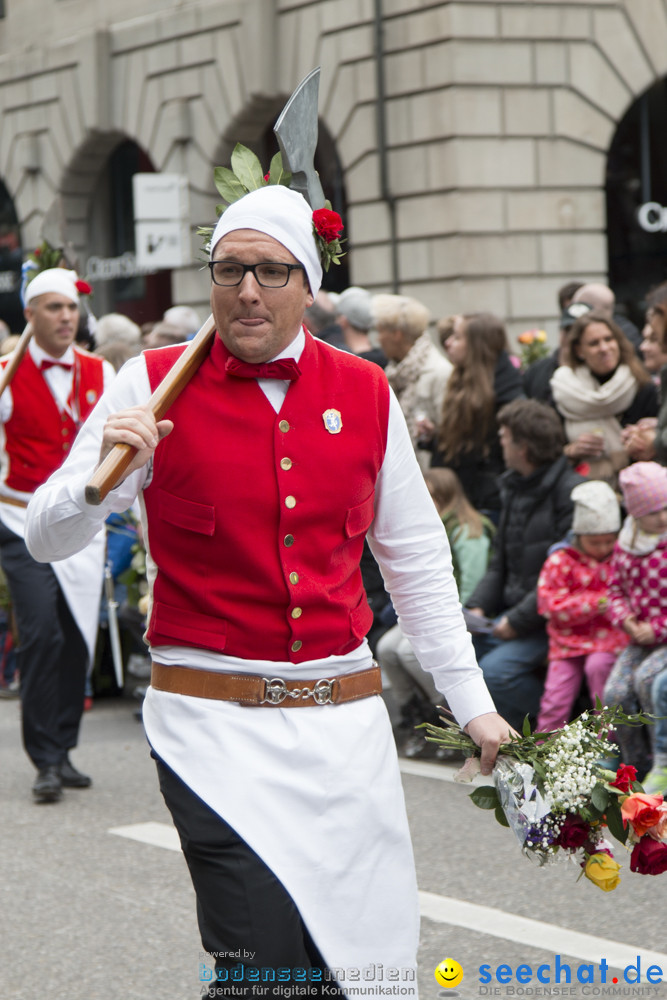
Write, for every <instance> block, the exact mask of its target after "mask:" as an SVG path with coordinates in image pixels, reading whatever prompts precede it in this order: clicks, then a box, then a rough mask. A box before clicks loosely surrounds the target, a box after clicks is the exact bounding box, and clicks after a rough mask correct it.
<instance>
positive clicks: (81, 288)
mask: <svg viewBox="0 0 667 1000" xmlns="http://www.w3.org/2000/svg"><path fill="white" fill-rule="evenodd" d="M74 287H75V288H76V290H77V292H79V293H80V294H81V295H90V294H91V292H92V290H93V289H92V288H91V286H90V285H89V284H88V282H87V281H82V280H81V278H79V279H78V281H75V282H74Z"/></svg>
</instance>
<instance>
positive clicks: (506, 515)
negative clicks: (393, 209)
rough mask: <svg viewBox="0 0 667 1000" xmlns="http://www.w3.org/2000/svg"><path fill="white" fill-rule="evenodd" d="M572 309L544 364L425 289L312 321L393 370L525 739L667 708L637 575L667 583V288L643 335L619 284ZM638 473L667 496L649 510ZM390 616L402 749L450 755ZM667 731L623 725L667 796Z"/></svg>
mask: <svg viewBox="0 0 667 1000" xmlns="http://www.w3.org/2000/svg"><path fill="white" fill-rule="evenodd" d="M350 303H352V304H353V308H352V309H351V306H350ZM362 303H363V305H364V308H363V309H362V308H361V304H362ZM558 310H559V317H560V319H559V336H558V343H557V345H556V346H555V348H554V349H553V350H551V352H550V353H547V354H546V356H544V357H542V358H540V359H538V360H536V361H534V362H533V363H532V364H530V365H528V366H526V365H524V366H522V365H521V362H520V359H519V358H518V357H516V356H515V355H514V354H513V353H512V349H511V346H510V344H509V341H508V337H507V332H506V328H505V325H504V323H503V320H502V318H501V317H499V316H495V315H493V314H491V313H488V312H477V313H470V314H464V315H455V316H447V317H443V318H441V319H440V320H439V321H438V320H437V319H436V318H434V317H432V316H431V315H430V313H429V311H428V310H427V309H426V307H425V306H424V305H423V304H421V303H420V302H418V301H417V300H416V299H414V298H410V297H408V296H401V295H386V294H380V295H375V296H371V295H370V293H367V292H366V293H365V292H364V290H363V289H359V288H355V289H351V290H349V292H347V293H345V292H344V293H342V295H340V296H335V295H327V293H321V294H320V296H319V298H318V301H317V302H316V303H315V304H314V305H313V307H312V308H311V310H310V311H309V314H308V315H307V317H306V320H307V323H308V324H309V327H310V329H311V332H312V333H313V334H314V335H315V336H321V337H323V338H324V339H326V340H328V341H329V342H330V343H333V344H335V345H336V346H337V347H339V348H340V349H341V350H348V351H354V352H355V353H358V354H362V353H363V356H366V357H369V358H370V359H371V360H373V361H375V362H376V363H378V364H381V365H382V366H383V367H384V368H385V371H386V374H387V377H388V379H389V382H390V385H391V386H392V388H393V390H394V392H395V393H396V396H397V398H398V400H399V403H400V405H401V408H402V409H403V412H404V415H405V417H406V422H407V425H408V429H409V431H410V436H411V439H412V442H413V445H414V448H415V453H416V455H417V458H418V460H419V462H420V465H421V467H422V470H423V473H424V477H425V479H426V482H427V485H428V488H429V490H430V492H431V495H432V497H433V500H434V503H435V505H436V507H437V509H438V511H439V513H440V516H441V517H442V519H443V523H444V525H445V528H446V529H447V531H448V534H449V538H450V546H451V550H452V559H453V565H454V572H455V576H456V579H457V583H458V585H459V595H460V599H461V602H462V604H463V605H464V609H465V613H466V620H467V622H468V627H469V629H470V631H471V633H472V640H473V643H474V646H475V649H476V653H477V658H478V662H479V663H480V666H481V667H482V670H483V672H484V676H485V679H486V683H487V685H488V687H489V689H490V691H491V694H492V695H493V698H494V701H495V703H496V706H497V708H498V711H499V712H500V713H501V714H502V715H504V716H505V717H506V718H507V719H508V720H509V721H510V723H511V724H512V725H513V726H514V727H515V728H517V729H520V728H521V727H522V725H523V723H524V719H525V718H528V720H529V721H530V723H531V724H532V725H533V726H535V725H537V724H539V726H540V727H541V728H542V727H543V728H545V729H548V730H551V729H553V728H557V727H558V726H561V725H563V724H565V723H566V722H567V721H569V720H570V719H571V718H573V717H574V715H576V714H577V713H578V712H579V711H582V710H584V709H588V708H594V706H595V703H596V699H598V698H599V699H601V700H605V699H606V701H607V703H610V704H611V703H613V704H621V705H622V706H623V707H624V708H625V709H626V710H627V711H628V712H632V711H638V710H640V709H641V710H643V711H647V712H651V713H655V714H657V713H658V708H659V706H662V707H663V708H664V707H665V705H666V704H667V669H665V668H666V667H667V633H665V634H664V635H663V633H662V622H661V618H660V615H661V605H662V603H663V588H662V586H661V585H658V586H656V587H655V588H654V589H653V590H652V591H651V592H650V593H648V592H646V593H645V590H646V588H645V587H644V586H643V584H642V585H639V584H637V578H638V576H639V578H640V579H641V580H642V581H643V580H644V576H645V574H644V570H643V569H642V568H641V567H640V568H638V567H639V566H640V564H639V563H638V562H637V561H638V560H640V559H644V560H649V561H648V562H646V563H645V564H642V566H644V567H648V566H649V565H650V566H651V572H653V573H655V574H656V578H657V579H658V580H662V578H663V576H664V577H665V578H667V562H665V564H664V567H665V568H664V571H663V570H662V568H661V567H662V558H663V557H662V553H663V550H664V551H665V553H666V556H665V558H666V559H667V489H666V490H665V492H664V495H663V492H662V484H663V479H664V482H665V483H666V484H667V470H663V468H662V465H667V332H666V328H667V283H665V284H664V285H662V286H660V287H658V288H657V289H653V290H652V291H650V292H649V293H648V294H647V298H646V323H645V326H644V328H643V330H641V331H640V330H639V329H638V328H637V327H636V326H635V325H634V324H633V323H632V322H631V321H630V320H629V319H628V317H626V316H625V315H623V313H622V312H621V311H619V309H618V308H617V305H616V302H615V298H614V294H613V291H612V290H611V289H610V288H608V287H607V286H605V285H602V284H598V283H585V282H582V281H571V282H568V283H567V284H566V285H563V286H562V288H560V289H559V290H558ZM362 313H363V316H362ZM382 352H383V354H382ZM383 355H384V356H383ZM661 380H662V385H661ZM661 463H662V464H661ZM635 477H639V480H640V481H641V482H644V481H646V482H648V483H649V486H648V487H646V489H647V490H648V493H649V494H650V496H651V500H650V502H649V506H650V507H652V509H651V510H650V511H648V510H647V509H646V508H645V505H644V507H643V508H642V507H641V505H640V510H642V514H639V515H638V514H637V508H636V506H635V507H633V502H634V499H636V497H635V494H636V493H637V492H641V489H640V488H639V487H636V488H635V492H634V494H633V491H632V487H631V485H630V484H631V483H633V482H634V481H635ZM642 477H643V478H642ZM656 484H657V485H656ZM628 496H630V499H628ZM633 498H634V499H633ZM663 508H664V512H665V513H664V523H663V520H662V518H663V513H662V511H663ZM644 516H648V518H649V521H650V525H649V528H650V531H649V528H647V527H646V523H647V522H644V521H643V517H644ZM629 565H630V568H628V566H629ZM630 579H631V580H632V584H633V585H630V583H629V580H630ZM664 599H665V600H664V603H665V604H666V606H667V584H666V585H665V587H664ZM375 609H377V615H376V622H375V626H374V630H373V633H372V643H373V646H374V651H375V655H376V658H377V659H378V661H379V662H380V665H381V666H382V668H383V672H384V675H385V679H386V681H387V682H388V684H389V685H390V688H391V691H392V693H393V700H394V702H395V706H396V712H397V715H396V725H395V735H396V739H397V743H398V745H399V751H400V752H402V753H403V754H404V755H406V756H421V757H424V756H430V757H438V756H440V757H441V758H442V757H443V756H446V755H443V754H442V751H438V750H436V749H435V748H434V745H432V744H428V743H427V742H426V741H425V740H424V738H423V736H422V735H421V733H419V732H418V731H417V733H415V727H416V726H418V725H419V723H421V722H434V721H436V720H437V718H438V713H439V712H441V711H442V707H441V702H440V701H439V699H438V695H437V692H436V690H435V688H434V686H433V684H432V682H431V679H430V677H429V675H428V674H427V673H425V672H424V671H423V670H422V669H421V667H420V665H419V662H418V660H417V658H416V657H415V655H414V653H413V651H412V648H411V646H410V642H409V640H408V639H407V638H406V637H405V635H404V634H403V632H402V630H401V625H400V622H397V621H396V619H395V617H393V616H392V609H391V605H390V603H389V601H388V598H387V596H386V594H384V593H383V592H382V591H380V592H379V594H378V592H377V590H376V601H375V605H374V610H375ZM445 707H446V706H445ZM663 725H664V730H665V731H664V732H663V731H662V728H661V725H660V723H658V724H657V725H655V726H651V727H645V728H641V727H640V728H639V729H632V730H629V729H628V730H627V731H626V730H622V731H621V732H620V734H619V737H618V744H619V746H618V750H619V754H620V755H622V757H623V762H624V763H627V764H634V765H635V766H636V767H637V769H638V771H640V772H641V773H640V777H645V778H646V781H647V783H648V787H649V788H650V789H651V790H652V791H662V792H667V722H665V723H664V724H663Z"/></svg>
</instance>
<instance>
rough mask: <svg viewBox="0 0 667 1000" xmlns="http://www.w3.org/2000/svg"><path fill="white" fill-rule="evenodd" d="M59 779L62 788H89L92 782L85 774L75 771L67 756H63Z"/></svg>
mask: <svg viewBox="0 0 667 1000" xmlns="http://www.w3.org/2000/svg"><path fill="white" fill-rule="evenodd" d="M60 779H61V781H62V784H63V787H64V788H90V786H91V785H92V783H93V779H92V778H89V777H88V775H87V774H81V771H77V769H76V768H75V767H74V765H73V764H72V762H71V761H70V759H69V757H65V759H64V761H63V762H62V764H61V765H60Z"/></svg>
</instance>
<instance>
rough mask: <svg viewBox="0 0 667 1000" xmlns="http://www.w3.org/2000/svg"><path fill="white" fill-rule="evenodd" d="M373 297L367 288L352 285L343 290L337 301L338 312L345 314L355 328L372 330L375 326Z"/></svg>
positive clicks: (341, 314) (340, 314)
mask: <svg viewBox="0 0 667 1000" xmlns="http://www.w3.org/2000/svg"><path fill="white" fill-rule="evenodd" d="M372 301H373V297H372V295H371V293H370V292H369V291H367V290H366V289H365V288H360V287H359V286H358V285H350V287H349V288H346V289H345V291H343V292H341V293H340V295H339V296H338V301H337V302H336V312H337V313H338V315H339V316H344V317H345V319H346V320H347V321H348V323H349V324H350V326H353V327H354V328H355V330H363V331H364V332H365V331H367V330H370V329H371V327H372V326H373V309H372Z"/></svg>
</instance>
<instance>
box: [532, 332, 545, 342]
mask: <svg viewBox="0 0 667 1000" xmlns="http://www.w3.org/2000/svg"><path fill="white" fill-rule="evenodd" d="M535 340H536V341H537V342H538V344H545V343H546V340H547V334H546V331H545V330H538V331H537V333H536V334H535Z"/></svg>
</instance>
